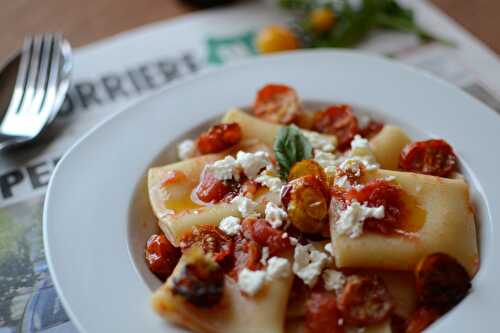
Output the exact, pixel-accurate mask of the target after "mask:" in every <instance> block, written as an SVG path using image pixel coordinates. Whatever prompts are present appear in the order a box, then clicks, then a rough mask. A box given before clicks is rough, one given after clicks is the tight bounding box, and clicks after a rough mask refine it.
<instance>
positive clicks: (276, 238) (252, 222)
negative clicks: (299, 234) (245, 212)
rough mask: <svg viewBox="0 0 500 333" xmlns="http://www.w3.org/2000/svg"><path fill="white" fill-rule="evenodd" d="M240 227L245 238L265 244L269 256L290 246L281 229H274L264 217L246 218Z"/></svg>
mask: <svg viewBox="0 0 500 333" xmlns="http://www.w3.org/2000/svg"><path fill="white" fill-rule="evenodd" d="M241 229H242V231H243V235H244V236H245V237H246V238H247V239H251V240H254V241H255V242H257V243H258V244H259V245H261V246H267V247H268V248H269V254H270V255H271V256H273V255H276V254H279V253H281V252H283V251H285V250H288V249H290V248H291V245H290V241H289V240H288V238H286V237H285V238H283V234H284V233H283V231H281V230H277V229H274V228H273V227H271V226H270V225H269V223H268V222H267V221H266V220H264V219H252V218H246V219H245V220H243V222H242V223H241Z"/></svg>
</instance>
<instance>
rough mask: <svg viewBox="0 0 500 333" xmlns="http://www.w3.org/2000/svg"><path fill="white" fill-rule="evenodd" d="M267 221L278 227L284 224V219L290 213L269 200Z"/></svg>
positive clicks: (275, 227)
mask: <svg viewBox="0 0 500 333" xmlns="http://www.w3.org/2000/svg"><path fill="white" fill-rule="evenodd" d="M265 213H266V221H267V222H269V224H270V225H271V227H273V228H274V229H277V228H279V227H281V226H282V225H283V220H285V219H286V218H287V217H288V215H287V213H286V212H285V211H284V210H283V209H281V208H280V207H278V206H277V205H275V204H274V203H272V202H268V203H267V205H266V211H265Z"/></svg>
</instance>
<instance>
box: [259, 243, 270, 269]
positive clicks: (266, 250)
mask: <svg viewBox="0 0 500 333" xmlns="http://www.w3.org/2000/svg"><path fill="white" fill-rule="evenodd" d="M268 258H269V248H268V247H267V246H264V247H263V248H262V254H261V256H260V263H261V264H262V265H265V264H266V262H267V259H268Z"/></svg>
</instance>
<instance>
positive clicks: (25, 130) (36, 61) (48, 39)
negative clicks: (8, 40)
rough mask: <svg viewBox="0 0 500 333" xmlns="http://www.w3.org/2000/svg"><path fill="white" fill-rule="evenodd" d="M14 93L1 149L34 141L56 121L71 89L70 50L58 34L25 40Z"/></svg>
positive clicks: (0, 130)
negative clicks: (55, 118) (65, 97)
mask: <svg viewBox="0 0 500 333" xmlns="http://www.w3.org/2000/svg"><path fill="white" fill-rule="evenodd" d="M20 57H21V58H20V60H19V67H18V72H17V78H16V83H15V87H14V92H13V94H12V97H11V100H10V103H9V106H8V108H7V111H6V112H5V116H4V118H3V120H2V121H1V123H0V150H2V149H3V148H6V147H10V146H12V145H18V144H21V143H25V142H27V141H31V140H33V139H35V138H36V137H37V136H38V135H39V134H40V133H41V132H42V131H43V129H44V128H45V127H46V126H47V125H48V124H49V123H50V122H51V121H52V120H53V119H54V117H55V116H56V114H57V112H58V111H59V109H60V107H61V105H62V103H63V101H64V96H65V95H66V93H67V91H68V88H69V76H70V72H71V67H72V61H71V47H70V46H69V43H68V42H67V41H66V40H65V39H63V38H62V36H61V35H59V34H43V35H37V36H35V37H29V38H26V39H25V41H24V45H23V49H22V51H21V56H20Z"/></svg>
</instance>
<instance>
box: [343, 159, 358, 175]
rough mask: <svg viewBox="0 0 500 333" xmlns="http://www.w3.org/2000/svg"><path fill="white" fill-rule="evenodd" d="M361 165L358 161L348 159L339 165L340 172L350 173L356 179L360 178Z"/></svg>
mask: <svg viewBox="0 0 500 333" xmlns="http://www.w3.org/2000/svg"><path fill="white" fill-rule="evenodd" d="M362 164H363V163H362V162H361V161H360V160H359V159H353V158H349V159H346V160H344V161H343V162H342V163H341V164H340V165H339V168H340V170H342V171H344V172H352V173H353V174H354V175H355V176H356V177H359V176H361V168H360V167H361V165H362Z"/></svg>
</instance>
